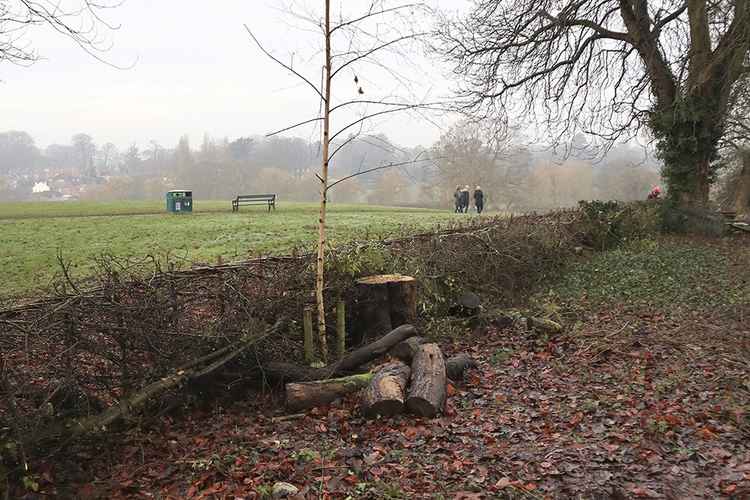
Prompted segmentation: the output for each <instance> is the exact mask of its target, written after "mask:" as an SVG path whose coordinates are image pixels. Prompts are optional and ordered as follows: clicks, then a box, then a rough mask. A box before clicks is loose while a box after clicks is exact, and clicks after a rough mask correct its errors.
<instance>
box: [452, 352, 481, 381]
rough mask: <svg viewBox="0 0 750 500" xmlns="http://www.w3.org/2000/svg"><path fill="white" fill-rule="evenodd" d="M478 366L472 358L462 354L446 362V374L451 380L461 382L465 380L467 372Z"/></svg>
mask: <svg viewBox="0 0 750 500" xmlns="http://www.w3.org/2000/svg"><path fill="white" fill-rule="evenodd" d="M477 366H478V365H477V362H476V361H475V360H474V359H473V358H472V357H471V356H469V355H468V354H466V353H461V354H457V355H455V356H453V357H450V358H448V360H447V361H446V362H445V373H446V375H448V378H449V379H451V380H454V381H459V380H461V379H463V378H464V372H465V371H466V370H468V369H469V368H476V367H477Z"/></svg>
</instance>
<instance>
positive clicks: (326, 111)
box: [315, 0, 331, 363]
mask: <svg viewBox="0 0 750 500" xmlns="http://www.w3.org/2000/svg"><path fill="white" fill-rule="evenodd" d="M325 18H326V20H325V23H326V24H325V39H326V41H325V42H326V64H325V75H324V79H325V90H324V91H325V100H324V101H323V166H322V168H321V172H320V213H319V216H318V255H317V258H316V261H315V262H316V269H315V299H316V302H317V305H318V340H319V344H318V345H319V347H320V359H321V360H322V361H323V362H324V363H326V362H327V361H328V342H327V341H326V308H325V302H324V300H323V288H324V273H325V245H326V202H327V196H328V162H329V157H328V149H329V143H330V130H331V2H330V0H326V12H325Z"/></svg>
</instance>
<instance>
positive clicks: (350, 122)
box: [246, 0, 444, 361]
mask: <svg viewBox="0 0 750 500" xmlns="http://www.w3.org/2000/svg"><path fill="white" fill-rule="evenodd" d="M322 2H323V7H324V13H323V19H322V21H321V20H318V19H317V18H316V16H315V14H300V13H299V11H298V10H297V11H296V13H295V14H293V16H294V17H295V18H296V19H298V20H302V21H305V22H310V23H311V24H312V25H313V26H314V27H315V29H316V30H318V32H320V35H321V38H322V41H323V42H324V47H325V48H324V51H323V54H322V64H321V66H322V68H323V70H322V75H321V85H320V87H319V86H318V85H316V84H315V83H313V82H314V81H316V80H317V79H316V78H310V77H307V76H305V75H303V74H302V72H301V71H298V70H297V68H295V67H294V66H293V64H292V63H289V64H287V63H286V62H284V61H282V60H281V59H280V58H278V57H276V56H274V55H273V54H272V53H271V52H270V51H268V50H267V49H266V48H265V47H264V46H263V45H262V44H261V43H260V41H259V40H258V39H257V38H256V36H255V35H254V34H253V32H252V31H251V30H250V29H249V28H247V27H246V28H247V31H248V33H249V34H250V36H251V38H252V39H253V41H254V42H255V43H256V44H257V46H258V47H259V48H260V50H261V51H262V52H263V53H264V54H266V55H267V56H268V57H269V58H271V59H272V60H273V61H275V62H276V63H277V64H278V65H280V66H282V67H283V68H285V69H286V70H287V71H289V72H290V73H292V74H293V75H294V76H295V77H296V78H298V79H300V80H301V81H303V82H304V83H305V84H306V85H307V86H308V87H309V88H310V89H311V90H312V91H313V92H314V93H315V96H316V99H318V100H319V101H320V103H321V110H320V114H319V115H318V116H315V117H313V118H310V119H307V120H303V121H301V122H299V123H296V124H294V125H291V126H289V127H285V128H283V129H282V130H278V131H275V132H273V133H271V134H269V135H275V134H279V133H283V132H287V131H289V130H293V129H296V128H298V127H303V126H306V125H310V124H314V125H321V126H322V140H321V147H322V165H321V169H320V173H318V174H316V175H317V177H318V180H319V181H320V210H319V213H318V243H317V260H316V263H317V264H316V267H317V272H316V282H315V290H316V302H317V312H318V339H319V347H320V351H321V356H322V359H323V361H326V360H327V341H326V319H325V302H324V297H323V290H324V278H325V248H326V205H327V202H328V192H329V190H330V189H331V188H332V187H333V185H334V184H335V183H334V184H329V171H330V165H331V161H332V160H333V158H334V156H335V155H336V153H338V152H339V151H341V150H342V149H343V148H345V147H346V146H347V145H349V144H351V143H352V142H353V141H356V140H358V139H359V138H360V137H361V135H362V132H363V129H364V127H365V125H366V123H367V122H368V121H369V120H371V119H373V118H377V117H382V116H384V115H389V114H392V113H395V112H400V111H409V110H412V111H414V110H426V109H444V107H441V106H440V104H439V103H430V102H426V101H425V100H424V99H417V98H415V96H414V95H409V96H408V99H405V98H403V97H394V96H393V95H392V94H388V95H385V96H377V97H375V96H372V97H371V95H373V94H376V91H374V90H373V89H370V88H369V87H368V85H367V82H368V79H367V78H365V77H364V76H363V75H365V74H367V73H368V72H370V73H371V72H372V71H373V70H375V71H376V72H379V73H381V74H386V75H388V78H389V79H391V80H393V81H395V82H397V83H398V84H400V85H401V86H402V87H408V86H409V85H408V80H407V79H406V78H404V77H403V76H402V75H401V74H400V73H399V72H398V71H397V70H396V69H394V64H393V63H392V62H391V63H390V64H386V63H384V62H383V61H382V60H381V59H380V56H382V55H383V54H385V53H388V54H389V57H391V58H393V57H405V56H404V53H403V52H400V48H401V47H403V45H404V44H405V43H406V42H409V41H414V40H417V39H419V38H420V37H422V36H424V35H425V34H426V31H423V30H420V29H419V28H418V26H419V23H418V22H416V21H417V19H418V13H425V12H426V10H427V8H426V7H425V6H424V5H423V4H421V3H408V4H399V5H393V6H389V4H388V2H387V1H386V0H372V1H371V2H369V7H367V8H366V9H364V10H363V11H360V12H358V13H351V12H349V13H348V14H340V15H339V16H338V19H335V20H332V9H331V0H322ZM340 11H341V12H346V11H347V10H346V9H344V3H342V5H341V9H340ZM291 12H292V9H290V15H292V14H291ZM341 79H348V80H349V81H350V83H349V86H348V88H349V91H348V92H347V91H346V90H345V87H343V85H342V86H341V87H339V88H340V89H341V91H340V92H339V93H338V95H347V94H348V95H355V96H356V97H355V98H340V99H336V95H337V94H336V93H334V92H333V87H334V83H336V82H338V81H339V80H341ZM352 82H353V83H352ZM347 112H348V113H349V115H346V113H347ZM339 113H341V114H342V115H343V116H344V120H345V122H344V125H343V126H341V127H339V128H337V129H334V128H332V118H333V117H334V116H338V115H339ZM345 136H346V139H343V137H345ZM337 139H339V140H338V141H337ZM334 144H335V147H333V145H334ZM415 161H425V160H420V159H415ZM391 166H393V165H382V166H378V167H375V168H371V169H365V170H363V171H361V172H359V173H358V174H357V175H360V174H364V173H367V172H372V171H374V170H379V169H382V168H388V167H391ZM351 177H353V176H347V177H346V178H345V179H348V178H351ZM345 179H340V180H338V181H337V183H340V182H341V181H342V180H345Z"/></svg>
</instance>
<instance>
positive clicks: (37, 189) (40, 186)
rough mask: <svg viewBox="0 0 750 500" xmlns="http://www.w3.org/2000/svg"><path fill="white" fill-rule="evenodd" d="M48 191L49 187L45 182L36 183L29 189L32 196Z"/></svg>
mask: <svg viewBox="0 0 750 500" xmlns="http://www.w3.org/2000/svg"><path fill="white" fill-rule="evenodd" d="M48 191H50V187H49V184H47V183H46V182H37V183H36V184H34V186H33V187H32V188H31V193H32V194H40V193H46V192H48Z"/></svg>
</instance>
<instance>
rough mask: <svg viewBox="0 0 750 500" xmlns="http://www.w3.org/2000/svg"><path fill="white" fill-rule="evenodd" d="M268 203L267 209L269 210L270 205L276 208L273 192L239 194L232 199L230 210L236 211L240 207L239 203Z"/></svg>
mask: <svg viewBox="0 0 750 500" xmlns="http://www.w3.org/2000/svg"><path fill="white" fill-rule="evenodd" d="M265 204H268V211H269V212H270V211H271V207H273V209H274V210H276V195H275V194H240V195H237V198H235V199H233V200H232V212H237V211H239V209H240V205H265Z"/></svg>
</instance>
